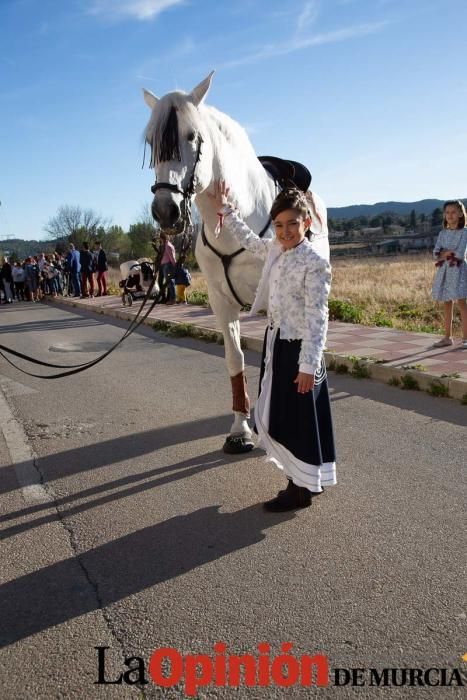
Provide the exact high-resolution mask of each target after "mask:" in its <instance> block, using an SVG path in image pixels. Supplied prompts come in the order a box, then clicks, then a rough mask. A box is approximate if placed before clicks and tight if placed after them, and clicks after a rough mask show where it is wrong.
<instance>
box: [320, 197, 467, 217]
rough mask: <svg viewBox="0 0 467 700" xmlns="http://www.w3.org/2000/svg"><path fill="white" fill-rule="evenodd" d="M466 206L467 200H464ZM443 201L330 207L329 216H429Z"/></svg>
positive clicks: (424, 200)
mask: <svg viewBox="0 0 467 700" xmlns="http://www.w3.org/2000/svg"><path fill="white" fill-rule="evenodd" d="M462 201H463V202H464V204H466V203H467V199H463V200H462ZM443 204H444V200H443V199H421V200H420V201H418V202H377V203H376V204H352V205H351V206H348V207H329V209H328V216H329V217H330V218H331V219H354V218H356V217H358V216H368V217H373V216H378V215H379V214H399V215H401V216H408V215H409V214H410V212H411V211H412V210H415V213H416V214H417V215H418V214H426V215H429V214H431V213H432V211H433V209H436V208H438V207H440V208H442V207H443Z"/></svg>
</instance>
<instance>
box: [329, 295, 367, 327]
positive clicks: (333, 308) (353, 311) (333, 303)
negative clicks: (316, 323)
mask: <svg viewBox="0 0 467 700" xmlns="http://www.w3.org/2000/svg"><path fill="white" fill-rule="evenodd" d="M329 318H330V320H331V321H344V322H345V323H361V322H362V320H363V310H362V309H361V308H360V307H359V306H356V305H355V304H352V303H350V302H349V301H342V300H341V299H330V300H329Z"/></svg>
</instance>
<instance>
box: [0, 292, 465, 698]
mask: <svg viewBox="0 0 467 700" xmlns="http://www.w3.org/2000/svg"><path fill="white" fill-rule="evenodd" d="M0 323H1V327H0V342H1V343H4V344H5V345H8V346H10V347H15V348H16V349H18V350H20V351H22V352H25V353H29V354H34V355H35V356H38V357H41V358H42V359H45V360H47V361H57V362H58V363H63V364H66V363H77V362H83V361H85V360H87V359H91V358H92V357H94V356H95V355H96V352H100V351H102V350H103V349H106V348H108V347H109V346H110V345H111V344H112V343H113V342H115V341H116V340H117V339H118V338H119V337H120V336H121V334H122V332H123V329H124V328H125V324H124V323H120V322H118V321H112V322H110V321H109V319H108V318H104V317H98V316H95V315H93V314H86V313H84V312H79V313H78V312H76V311H73V312H70V311H68V310H65V309H64V308H58V307H57V306H51V307H49V306H46V305H41V304H34V305H33V304H24V305H17V306H11V307H6V306H4V307H3V306H2V307H0ZM222 355H223V349H222V348H221V347H219V346H216V345H210V344H205V343H201V342H196V341H191V340H188V339H180V340H171V339H167V338H165V337H163V336H161V335H158V334H156V333H155V332H153V331H152V330H151V329H149V328H146V329H144V330H142V331H141V332H140V333H138V334H134V335H133V336H132V337H131V338H130V339H129V340H127V341H125V343H124V344H123V345H122V346H121V347H120V348H119V349H118V350H117V351H116V352H115V353H113V354H112V355H111V356H110V357H109V358H107V359H106V360H105V361H104V362H103V363H101V364H99V365H97V366H95V367H93V368H91V369H89V370H87V371H86V372H84V373H82V374H79V375H76V376H73V377H70V378H65V379H59V380H53V381H45V380H42V379H35V378H31V377H28V376H26V375H24V374H21V373H20V372H18V371H17V370H15V369H13V368H12V367H10V366H9V365H8V364H7V363H6V362H5V361H4V360H3V359H1V358H0V363H1V364H0V389H1V391H0V416H1V419H2V431H3V433H2V434H0V456H1V458H2V466H1V467H0V475H1V478H0V527H1V545H0V546H1V560H0V561H1V569H0V575H1V585H0V641H1V643H2V647H3V648H2V651H1V654H2V656H1V670H0V698H1V700H13V699H14V700H17V699H18V698H19V699H21V700H29V699H31V700H33V699H34V700H41V699H46V698H47V699H51V698H70V699H75V698H78V699H83V700H88V699H90V698H91V699H92V698H125V699H126V698H138V697H141V698H143V697H146V698H157V697H170V698H182V697H184V691H183V685H182V684H181V683H180V684H178V685H176V686H174V687H173V688H168V689H165V690H163V689H161V688H160V687H158V686H157V685H155V684H154V683H153V682H152V681H150V682H149V683H148V684H147V685H145V686H144V693H142V692H141V690H140V689H139V688H138V687H137V686H136V685H128V684H124V683H122V684H120V685H119V684H107V685H96V684H95V681H96V680H97V679H98V663H97V651H96V649H95V647H96V646H106V647H109V649H108V650H107V651H106V668H105V677H106V680H115V679H117V678H118V677H119V675H120V674H121V673H122V672H124V671H128V667H127V666H124V664H123V658H127V657H130V656H138V657H142V658H143V659H144V661H145V663H146V665H147V663H148V661H149V658H150V657H151V654H152V653H153V651H154V650H156V649H159V648H161V647H172V648H174V649H176V650H177V651H178V652H179V653H180V654H182V655H194V654H204V655H209V656H211V657H213V656H214V651H213V646H214V644H216V643H219V642H223V643H225V644H226V654H236V655H238V654H253V655H255V656H256V657H258V654H259V652H258V644H260V643H261V642H267V643H269V644H270V646H271V651H270V656H271V660H272V659H273V658H274V657H276V656H278V655H279V654H280V653H281V644H282V643H283V642H292V643H293V645H294V646H293V649H292V655H294V656H295V657H296V658H300V657H301V656H302V655H303V654H312V655H313V654H315V653H320V654H323V655H325V656H327V657H328V660H329V666H330V667H331V669H334V668H336V667H339V668H345V669H354V668H361V669H370V668H376V669H378V670H381V669H384V668H403V667H404V668H421V669H428V668H430V667H434V668H448V669H452V668H459V669H462V670H463V672H464V673H465V669H466V668H467V664H466V663H465V662H464V661H463V660H462V659H461V656H462V655H463V654H464V653H465V652H467V639H466V634H465V624H466V606H465V600H466V596H465V594H466V588H465V580H466V579H465V515H466V511H465V502H466V500H465V496H466V490H465V467H466V437H467V430H466V424H467V407H463V406H461V405H460V404H459V402H457V401H452V400H449V399H440V398H433V397H430V396H428V395H427V394H425V393H423V394H422V393H417V392H404V391H401V390H400V389H397V388H393V387H389V386H388V387H386V386H384V385H381V384H378V383H372V382H371V381H368V380H357V379H352V378H350V377H344V376H338V375H334V374H333V375H330V386H331V387H332V392H333V394H332V396H333V415H334V422H335V430H336V441H337V447H338V485H337V486H335V487H332V488H329V489H327V490H326V491H325V493H324V494H322V495H320V496H319V497H318V498H316V499H314V501H313V506H312V508H310V509H307V510H304V511H301V512H298V513H296V514H268V513H265V512H263V511H262V509H261V505H260V504H261V502H262V501H263V500H265V499H267V498H270V497H272V496H273V495H274V494H275V493H276V492H277V490H278V489H279V488H282V486H283V485H284V479H283V477H282V475H281V473H280V472H279V471H278V470H277V469H276V468H275V467H273V466H271V465H268V464H265V463H264V453H263V452H262V451H260V450H259V449H255V450H254V451H253V452H252V453H250V454H249V455H247V456H246V457H230V456H227V455H224V454H223V453H222V452H221V446H222V443H223V439H224V436H225V434H226V433H227V432H228V430H229V426H230V424H231V415H230V401H231V399H230V382H229V381H228V377H227V374H226V369H225V365H224V361H223V357H222ZM247 362H248V368H247V371H248V379H249V385H250V387H251V393H252V395H253V397H255V395H256V385H257V381H258V376H259V368H258V365H259V356H258V355H257V354H255V353H249V354H247ZM136 663H137V662H136V661H133V662H132V665H133V666H134V665H135V664H136ZM216 668H217V667H216ZM368 673H369V672H366V671H365V673H364V678H365V679H367V682H368V675H367V674H368ZM137 675H138V674H137V673H136V672H134V673H133V675H131V676H129V677H128V678H131V679H132V680H136V677H137ZM146 676H147V677H148V672H147V668H146ZM330 677H331V678H333V675H332V673H331V674H330ZM464 682H466V680H465V676H464ZM385 692H386V693H387V692H390V693H391V698H399V697H401V698H402V697H407V696H408V697H422V695H423V697H427V696H428V697H433V698H444V697H446V698H448V697H449V698H457V697H461V696H462V695H463V692H465V689H464V690H463V689H462V688H459V687H455V686H451V687H446V688H441V687H434V688H417V687H407V686H405V687H400V688H396V687H393V688H391V689H382V688H378V687H373V686H368V685H365V686H362V687H354V688H351V687H350V685H344V686H342V687H333V686H332V685H330V686H329V687H327V688H320V689H315V688H311V689H310V688H302V687H301V686H300V684H296V685H293V686H291V687H289V688H280V687H276V686H275V685H274V684H273V683H272V685H271V686H270V687H267V688H258V687H248V688H246V687H244V686H243V687H240V688H238V689H235V688H229V687H227V688H221V687H217V686H215V685H212V684H211V685H209V686H206V687H205V688H201V689H200V691H199V694H198V696H199V697H202V698H204V697H205V698H217V697H219V698H230V697H238V698H247V699H249V698H285V697H294V698H295V697H296V698H305V697H310V696H311V695H318V696H319V697H323V698H328V697H329V698H334V697H335V698H337V699H339V698H350V697H351V698H353V697H358V698H378V697H380V696H384V694H385Z"/></svg>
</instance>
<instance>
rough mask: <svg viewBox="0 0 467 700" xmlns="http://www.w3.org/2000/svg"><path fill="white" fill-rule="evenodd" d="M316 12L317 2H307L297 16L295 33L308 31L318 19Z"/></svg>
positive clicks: (317, 8) (317, 9)
mask: <svg viewBox="0 0 467 700" xmlns="http://www.w3.org/2000/svg"><path fill="white" fill-rule="evenodd" d="M318 12H319V5H318V0H307V2H306V3H305V4H304V5H303V7H302V11H301V12H300V15H299V16H298V20H297V31H298V32H303V31H304V30H305V29H308V28H309V27H310V25H311V24H313V22H315V20H316V18H317V17H318Z"/></svg>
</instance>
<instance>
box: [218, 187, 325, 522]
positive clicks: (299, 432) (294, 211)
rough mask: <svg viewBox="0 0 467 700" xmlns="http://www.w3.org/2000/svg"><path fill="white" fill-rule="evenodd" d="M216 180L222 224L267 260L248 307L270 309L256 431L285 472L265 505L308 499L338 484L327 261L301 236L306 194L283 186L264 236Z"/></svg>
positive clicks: (300, 503)
mask: <svg viewBox="0 0 467 700" xmlns="http://www.w3.org/2000/svg"><path fill="white" fill-rule="evenodd" d="M228 194H229V189H228V187H226V186H225V183H223V182H220V183H219V184H218V186H217V188H216V192H215V194H214V195H213V199H214V201H215V203H216V205H217V210H218V216H219V219H220V224H221V225H223V226H225V228H226V229H228V231H229V233H232V234H233V235H234V236H235V238H236V239H237V241H238V243H239V244H240V245H242V246H243V247H244V248H246V249H247V250H248V251H249V252H251V253H253V254H254V255H257V256H259V257H261V258H263V259H264V260H265V265H264V268H263V273H262V277H261V280H260V283H259V286H258V290H257V292H256V299H255V302H254V304H253V307H252V310H251V311H252V313H254V312H255V311H258V310H259V309H262V308H266V307H267V309H268V321H269V323H268V328H267V330H266V336H265V341H264V347H263V357H262V369H261V378H260V392H259V396H258V400H257V402H256V406H255V423H256V430H257V432H258V435H259V438H260V444H261V446H262V447H263V448H264V449H265V450H266V453H267V459H268V460H269V461H271V462H274V464H276V466H278V467H279V468H280V469H282V470H283V471H284V472H285V475H286V476H287V479H288V485H287V488H285V489H284V490H282V491H279V493H278V494H277V496H276V497H275V498H273V499H271V500H270V501H267V502H266V503H265V504H264V507H265V508H266V510H269V511H276V512H279V511H287V510H293V509H296V508H306V507H308V506H310V505H311V499H312V494H318V493H321V491H322V490H323V486H330V485H332V484H335V483H336V465H335V450H334V437H333V429H332V419H331V407H330V401H329V394H328V386H327V378H326V366H325V364H324V358H323V350H324V345H325V341H326V333H327V326H328V306H327V301H328V295H329V290H330V284H331V268H330V265H329V263H328V262H327V260H325V259H324V258H323V257H321V256H320V255H318V254H317V253H316V252H315V251H314V250H313V248H312V245H311V243H310V242H309V241H308V240H307V238H306V233H307V231H308V229H309V227H310V225H311V218H310V214H309V207H308V203H307V200H306V198H305V195H304V193H303V192H301V191H300V190H298V189H295V188H289V189H286V190H283V191H282V192H281V193H280V194H279V195H278V196H277V197H276V199H275V200H274V202H273V205H272V208H271V219H272V221H273V224H274V228H275V231H276V236H275V238H274V239H272V240H271V239H269V240H264V239H262V238H259V237H258V236H256V235H255V234H254V233H253V231H251V230H250V229H249V227H248V226H247V225H246V224H245V223H244V222H243V221H242V220H241V219H240V217H239V216H238V215H237V213H236V212H235V211H234V209H233V208H232V207H231V206H230V205H229V204H228Z"/></svg>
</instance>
